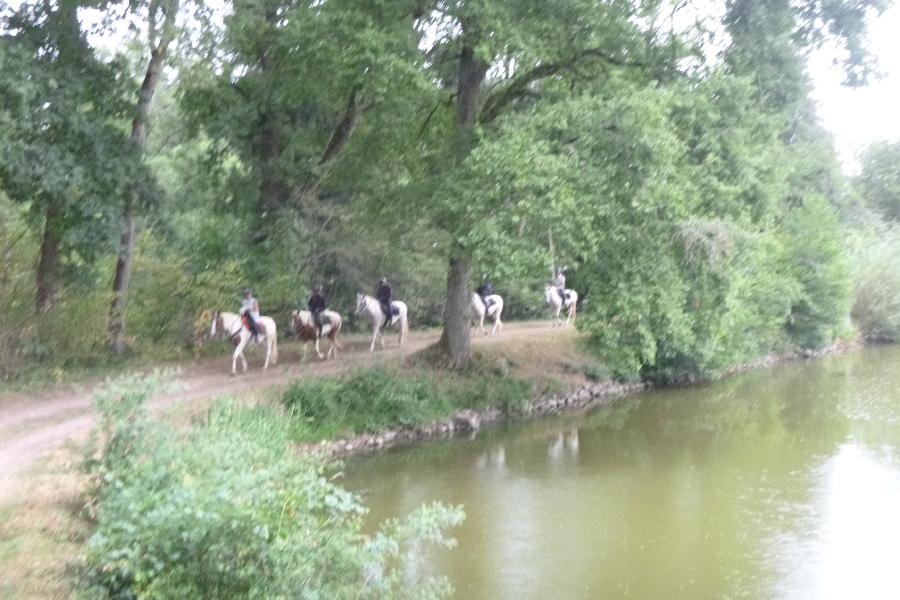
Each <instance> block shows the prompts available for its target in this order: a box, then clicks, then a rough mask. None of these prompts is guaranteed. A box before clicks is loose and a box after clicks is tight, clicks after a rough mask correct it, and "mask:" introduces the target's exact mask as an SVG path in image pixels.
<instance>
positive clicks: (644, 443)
mask: <svg viewBox="0 0 900 600" xmlns="http://www.w3.org/2000/svg"><path fill="white" fill-rule="evenodd" d="M898 363H900V348H876V349H866V350H863V351H860V352H858V353H854V354H850V355H846V356H843V357H838V358H832V359H827V360H823V361H817V362H813V363H797V364H792V365H785V366H782V367H779V368H776V369H773V370H770V371H760V372H757V373H750V374H745V375H741V376H737V377H733V378H730V379H727V380H724V381H721V382H717V383H715V384H710V385H705V386H699V387H692V388H684V389H675V390H657V391H651V392H647V393H644V394H642V395H640V396H635V397H632V398H629V399H627V400H625V401H622V402H619V403H616V404H614V405H612V406H610V407H607V408H604V409H601V410H598V411H596V412H595V413H593V414H591V415H589V416H587V417H583V416H582V417H578V418H575V417H567V418H558V419H547V420H540V421H532V422H528V423H519V424H515V425H511V426H508V427H505V428H493V429H488V430H486V431H484V432H482V433H481V434H480V435H479V436H478V437H477V438H475V439H471V440H453V441H445V442H441V443H436V444H430V445H425V446H421V447H419V448H414V449H411V450H402V451H396V452H390V453H387V454H382V455H379V456H374V457H368V458H364V459H360V460H358V461H352V462H351V463H350V464H349V465H348V467H347V470H348V483H349V484H350V485H351V487H353V488H354V489H357V490H359V491H361V492H362V493H364V494H365V495H366V496H367V498H366V499H367V502H368V503H369V504H370V505H371V506H372V508H373V511H372V521H373V522H375V521H378V520H381V519H383V518H385V517H388V516H395V515H399V514H404V513H406V512H409V511H410V510H412V509H414V508H415V507H416V506H418V505H419V504H421V503H422V502H426V501H431V500H442V501H445V502H450V503H462V504H464V505H465V507H466V513H467V515H468V517H467V520H466V523H465V525H464V526H463V527H462V528H461V529H460V530H459V531H457V532H456V533H457V537H458V539H459V546H458V548H457V549H456V550H454V551H451V552H449V553H446V552H439V553H438V554H436V555H434V556H431V557H429V559H430V560H431V561H432V563H433V568H436V569H437V570H439V571H441V572H444V573H447V574H448V575H449V576H450V578H451V580H452V581H453V583H454V586H455V587H456V588H457V590H458V592H459V593H458V597H461V598H538V597H548V598H549V597H554V598H560V597H563V598H582V597H606V598H620V597H629V598H673V597H690V598H701V597H702V598H706V597H715V598H718V597H734V598H741V597H746V598H900V573H898V572H897V570H896V569H894V568H893V563H895V562H896V557H897V556H900V511H898V510H897V508H898V507H900V428H898V427H897V425H898V423H900V391H898V389H900V369H897V368H896V365H897V364H898Z"/></svg>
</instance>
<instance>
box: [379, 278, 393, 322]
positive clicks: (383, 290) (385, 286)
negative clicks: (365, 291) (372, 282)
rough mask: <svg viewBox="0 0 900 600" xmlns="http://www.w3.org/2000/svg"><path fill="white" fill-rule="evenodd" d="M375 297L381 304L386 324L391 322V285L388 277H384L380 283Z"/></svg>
mask: <svg viewBox="0 0 900 600" xmlns="http://www.w3.org/2000/svg"><path fill="white" fill-rule="evenodd" d="M375 297H376V298H377V299H378V302H379V303H380V304H381V312H383V313H384V324H385V325H388V324H389V323H390V322H391V316H392V315H391V284H390V283H388V280H387V277H382V278H381V281H380V282H379V283H378V289H377V290H376V291H375Z"/></svg>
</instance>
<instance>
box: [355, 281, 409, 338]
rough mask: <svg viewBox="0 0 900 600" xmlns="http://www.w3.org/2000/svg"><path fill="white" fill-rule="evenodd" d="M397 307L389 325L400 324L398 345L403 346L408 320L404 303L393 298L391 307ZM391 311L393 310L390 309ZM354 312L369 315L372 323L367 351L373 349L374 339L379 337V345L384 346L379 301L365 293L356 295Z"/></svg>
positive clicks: (382, 313) (382, 317) (382, 322)
mask: <svg viewBox="0 0 900 600" xmlns="http://www.w3.org/2000/svg"><path fill="white" fill-rule="evenodd" d="M394 308H396V309H397V314H396V315H391V322H390V325H395V324H397V323H399V324H400V346H403V336H405V335H406V333H407V332H409V322H408V321H407V319H406V313H407V308H406V303H404V302H400V301H399V300H394V301H393V302H391V309H394ZM391 312H393V310H392V311H391ZM356 314H358V315H362V314H365V315H367V316H368V317H369V322H370V323H371V324H372V344H371V345H370V346H369V352H373V351H374V350H375V340H377V339H378V338H379V337H380V338H381V347H382V348H384V336H382V335H381V328H382V327H383V326H384V318H385V315H384V311H383V310H381V303H380V302H379V301H378V300H376V299H375V298H373V297H372V296H369V295H367V294H357V295H356Z"/></svg>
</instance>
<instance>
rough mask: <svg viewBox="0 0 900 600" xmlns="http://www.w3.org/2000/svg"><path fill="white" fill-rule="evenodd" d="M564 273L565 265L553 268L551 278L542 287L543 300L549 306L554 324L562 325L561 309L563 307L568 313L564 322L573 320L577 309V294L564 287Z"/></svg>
mask: <svg viewBox="0 0 900 600" xmlns="http://www.w3.org/2000/svg"><path fill="white" fill-rule="evenodd" d="M565 273H566V267H556V268H555V269H554V270H553V278H552V279H551V280H550V283H548V284H547V287H545V288H544V301H545V302H546V303H547V306H549V307H550V312H551V314H552V315H553V325H554V326H556V325H562V319H560V318H559V313H560V311H562V309H564V308H565V309H566V310H567V311H568V313H569V317H568V318H567V319H566V323H571V322H572V321H574V320H575V312H576V311H577V310H578V294H577V293H576V292H575V290H570V289H568V288H567V287H566V275H565Z"/></svg>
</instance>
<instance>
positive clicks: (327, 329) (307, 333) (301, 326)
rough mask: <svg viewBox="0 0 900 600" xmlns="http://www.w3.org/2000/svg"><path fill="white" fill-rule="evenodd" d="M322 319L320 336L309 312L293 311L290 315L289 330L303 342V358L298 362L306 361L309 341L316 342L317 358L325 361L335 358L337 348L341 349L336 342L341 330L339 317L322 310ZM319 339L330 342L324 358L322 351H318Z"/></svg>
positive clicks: (329, 311)
mask: <svg viewBox="0 0 900 600" xmlns="http://www.w3.org/2000/svg"><path fill="white" fill-rule="evenodd" d="M322 319H323V321H324V322H323V324H322V335H321V336H320V335H319V328H318V327H316V324H315V323H314V322H313V318H312V313H311V312H309V311H308V310H295V311H294V312H292V313H291V328H292V329H293V330H294V332H295V333H296V334H297V337H299V338H300V341H301V342H303V357H302V358H301V359H300V360H306V353H307V352H308V351H309V344H307V342H311V341H315V342H316V354H317V355H318V356H319V358H324V359H325V360H327V359H329V358H337V351H338V348H340V347H341V346H340V344H338V341H337V335H338V332H339V331H340V330H341V322H342V321H341V315H339V314H338V313H336V312H334V311H333V310H323V311H322ZM320 337H327V338H328V339H329V341H330V342H331V347H330V348H329V349H328V352H327V353H325V355H324V356H323V355H322V351H321V350H319V339H320Z"/></svg>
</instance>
